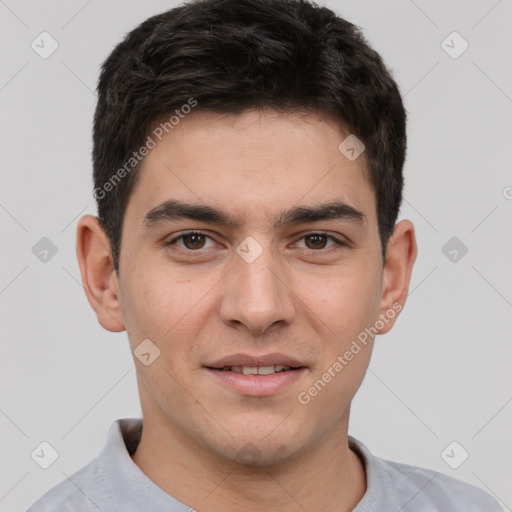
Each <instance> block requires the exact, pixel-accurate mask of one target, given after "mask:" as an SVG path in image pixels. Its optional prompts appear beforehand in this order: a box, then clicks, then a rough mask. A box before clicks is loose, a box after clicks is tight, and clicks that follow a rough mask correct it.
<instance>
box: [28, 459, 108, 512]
mask: <svg viewBox="0 0 512 512" xmlns="http://www.w3.org/2000/svg"><path fill="white" fill-rule="evenodd" d="M96 473H97V468H96V464H95V461H92V462H91V463H89V464H88V465H87V466H85V467H83V468H82V469H80V470H79V471H77V472H76V473H74V474H73V475H71V476H69V477H66V479H65V480H63V481H62V482H60V483H58V484H57V485H55V486H54V487H52V488H51V489H50V490H49V491H47V492H46V493H45V494H44V495H43V496H41V497H40V498H39V499H38V500H37V501H36V502H35V503H34V504H33V505H32V506H31V507H30V508H29V509H28V510H27V512H76V510H81V511H83V512H89V511H91V512H92V511H94V512H97V510H98V508H97V506H96V504H95V503H94V501H93V499H92V498H91V497H89V495H88V494H89V493H88V488H89V487H90V483H91V482H93V481H94V480H95V479H96V477H97V475H96Z"/></svg>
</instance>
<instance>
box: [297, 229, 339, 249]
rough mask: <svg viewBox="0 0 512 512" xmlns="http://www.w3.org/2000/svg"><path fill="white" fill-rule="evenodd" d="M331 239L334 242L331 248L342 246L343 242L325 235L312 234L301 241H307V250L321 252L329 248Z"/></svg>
mask: <svg viewBox="0 0 512 512" xmlns="http://www.w3.org/2000/svg"><path fill="white" fill-rule="evenodd" d="M329 239H330V240H332V242H333V243H332V245H330V246H329V247H332V246H333V245H341V242H339V241H338V240H336V238H334V237H332V236H329V235H326V234H325V233H310V234H309V235H305V236H303V237H302V238H301V239H300V240H304V241H305V245H306V249H311V250H321V249H327V248H328V247H326V244H327V241H328V240H329Z"/></svg>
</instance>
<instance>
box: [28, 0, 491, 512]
mask: <svg viewBox="0 0 512 512" xmlns="http://www.w3.org/2000/svg"><path fill="white" fill-rule="evenodd" d="M98 93H99V99H98V105H97V109H96V114H95V119H94V149H93V161H94V181H95V191H94V193H95V197H96V199H97V202H98V212H99V215H98V218H96V217H93V216H86V217H84V218H82V219H81V220H80V222H79V226H78V239H77V254H78V259H79V264H80V269H81V274H82V280H83V284H84V288H85V290H86V293H87V297H88V299H89V302H90V303H91V306H92V307H93V309H94V310H95V312H96V314H97V317H98V321H99V322H100V324H101V325H102V326H103V327H104V328H105V329H107V330H110V331H123V330H126V331H127V334H128V337H129V341H130V347H131V350H132V352H133V355H134V362H135V365H136V369H137V382H138V387H139V393H140V400H141V407H142V413H143V422H142V421H141V420H137V419H124V420H118V421H117V422H115V423H114V424H113V426H112V427H111V430H110V431H109V434H108V437H107V442H106V445H105V448H104V449H103V451H102V452H101V454H100V455H99V456H98V457H97V458H96V459H95V460H93V461H92V462H91V463H90V464H89V465H88V466H86V467H85V468H83V469H82V470H80V471H79V472H77V473H75V474H74V475H73V476H72V477H71V478H70V479H69V480H66V481H64V482H62V483H61V484H59V485H58V486H56V487H55V488H54V489H52V490H51V491H49V492H48V493H47V494H46V495H45V496H44V497H43V498H41V500H39V501H38V502H36V504H34V505H33V506H32V507H31V508H30V509H29V511H30V512H40V511H63V510H81V511H84V510H87V511H89V510H90V511H93V510H101V511H103V512H108V511H113V510H122V511H124V512H127V511H128V512H129V511H141V510H150V511H160V510H162V511H164V510H165V511H168V512H170V511H187V510H188V511H191V510H197V511H199V512H217V511H240V510H241V511H250V512H263V511H268V510H279V511H281V512H292V511H298V510H305V511H314V512H317V511H323V512H335V511H336V512H342V511H349V510H355V511H357V512H363V511H364V512H370V511H385V512H391V511H392V512H394V511H397V512H398V511H399V510H403V511H413V510H414V511H425V512H426V511H429V512H431V511H443V512H445V511H464V512H469V511H486V512H493V511H498V510H500V507H499V506H498V504H497V503H496V501H495V500H494V499H493V498H491V497H490V496H488V495H487V494H485V493H484V492H483V491H481V490H479V489H477V488H476V487H473V486H470V485H468V484H465V483H462V482H460V481H458V480H455V479H453V478H450V477H448V476H445V475H442V474H439V473H435V472H433V471H430V470H426V469H421V468H416V467H412V466H406V465H403V464H398V463H394V462H389V461H384V460H382V459H379V458H377V457H375V456H373V455H372V454H371V453H370V451H369V450H368V449H367V448H366V447H365V446H364V445H363V444H362V443H361V442H360V441H358V440H356V439H354V438H353V437H349V436H348V423H349V412H350V404H351V401H352V399H353V397H354V395H355V393H356V391H357V389H358V388H359V386H360V384H361V382H362V380H363V377H364V375H365V372H366V370H367V368H368V364H369V361H370V355H371V351H372V347H373V343H374V338H375V336H376V334H383V333H385V332H388V331H389V330H390V329H391V328H392V326H393V324H394V322H395V321H396V318H397V316H398V314H399V313H400V311H401V309H402V308H403V306H404V303H405V298H406V296H407V291H408V286H409V280H410V275H411V271H412V267H413V263H414V260H415V257H416V242H415V236H414V228H413V226H412V224H411V223H410V222H409V221H407V220H402V221H401V222H398V223H396V220H397V216H398V211H399V207H400V201H401V194H402V186H403V177H402V167H403V163H404V159H405V148H406V134H405V117H406V116H405V112H404V108H403V104H402V101H401V98H400V94H399V92H398V89H397V87H396V84H395V82H394V81H393V79H392V77H391V76H390V74H389V72H388V71H387V69H386V67H385V66H384V64H383V62H382V60H381V59H380V57H379V56H378V55H377V54H376V53H375V52H374V51H373V50H372V49H371V48H370V47H369V46H368V44H367V43H366V41H365V40H364V38H363V36H362V35H361V33H360V32H359V31H358V29H357V28H356V27H355V26H353V25H352V24H350V23H348V22H347V21H345V20H343V19H341V18H339V17H336V16H335V15H334V13H332V12H331V11H330V10H328V9H326V8H320V7H318V6H315V5H313V4H310V3H307V2H303V1H295V0H204V1H199V2H193V3H189V4H187V5H185V6H183V7H179V8H176V9H173V10H170V11H168V12H166V13H163V14H161V15H159V16H155V17H153V18H150V19H148V20H147V21H145V22H144V23H142V24H141V25H140V26H139V27H138V28H136V29H135V30H133V31H132V32H131V33H129V34H128V35H127V37H126V38H125V40H124V41H123V42H122V43H120V44H119V45H118V46H117V47H116V48H115V49H114V51H113V52H112V54H111V55H110V57H109V58H108V59H107V60H106V62H105V63H104V65H103V68H102V73H101V77H100V80H99V86H98Z"/></svg>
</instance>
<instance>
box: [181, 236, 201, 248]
mask: <svg viewBox="0 0 512 512" xmlns="http://www.w3.org/2000/svg"><path fill="white" fill-rule="evenodd" d="M182 240H183V245H184V246H185V247H186V248H187V249H190V250H194V249H202V248H203V247H204V244H205V236H204V235H201V234H199V233H191V234H189V235H184V236H183V237H182Z"/></svg>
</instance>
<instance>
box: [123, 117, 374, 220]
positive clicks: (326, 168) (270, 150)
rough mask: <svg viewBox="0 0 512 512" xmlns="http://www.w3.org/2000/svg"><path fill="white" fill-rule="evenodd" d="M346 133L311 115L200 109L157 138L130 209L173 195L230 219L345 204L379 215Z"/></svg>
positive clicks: (267, 216)
mask: <svg viewBox="0 0 512 512" xmlns="http://www.w3.org/2000/svg"><path fill="white" fill-rule="evenodd" d="M348 135H349V134H348V133H344V132H343V131H342V130H341V128H340V127H339V126H338V125H337V124H335V123H334V122H333V121H332V120H328V119H324V118H322V117H319V116H317V115H313V114H309V115H304V114H282V113H277V112H274V111H263V112H262V111H251V112H245V113H243V114H240V115H219V114H211V113H204V112H194V113H193V114H190V115H189V116H187V117H185V118H184V119H182V120H181V121H180V123H179V125H177V126H175V127H174V128H173V129H172V131H170V132H169V133H168V134H166V135H165V136H164V137H162V139H161V140H158V139H156V140H155V143H156V144H155V146H154V148H153V149H151V150H150V152H149V154H148V155H147V156H146V157H145V159H144V161H143V163H142V166H141V169H140V171H139V172H140V173H141V174H140V177H139V180H138V181H137V184H136V186H135V188H134V190H133V191H132V194H131V198H130V201H129V204H128V209H127V214H128V210H134V211H135V212H136V214H137V216H138V217H140V216H141V215H146V214H147V212H148V211H150V210H151V209H153V208H155V206H157V205H158V204H161V203H163V202H165V201H169V200H172V199H177V200H181V201H186V202H188V203H199V202H203V203H205V204H209V205H218V206H220V207H222V209H223V210H225V211H229V213H230V214H231V218H232V220H234V221H235V222H237V223H239V224H241V223H243V222H247V221H256V220H258V219H259V220H261V221H262V222H263V221H264V220H265V219H266V221H267V222H268V221H269V219H274V220H275V218H276V215H277V213H278V212H282V211H283V209H284V208H288V207H292V206H300V205H304V206H306V205H309V204H321V203H322V204H325V203H329V202H334V201H341V202H343V203H345V204H346V205H348V206H350V207H353V208H354V209H356V210H359V211H364V214H365V215H366V216H367V217H369V218H370V219H369V220H371V217H372V216H375V196H374V193H373V189H372V187H371V185H370V182H369V180H368V178H367V175H368V173H367V170H366V160H365V155H364V153H363V154H362V155H361V156H360V157H358V158H357V159H355V160H353V161H352V160H349V159H348V158H347V157H346V156H345V154H344V153H343V152H342V151H340V149H339V146H340V144H341V143H342V141H343V140H345V139H346V137H347V136H348Z"/></svg>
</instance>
